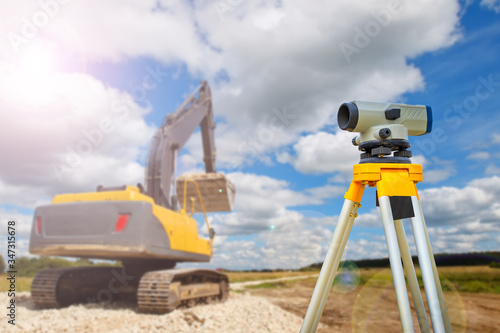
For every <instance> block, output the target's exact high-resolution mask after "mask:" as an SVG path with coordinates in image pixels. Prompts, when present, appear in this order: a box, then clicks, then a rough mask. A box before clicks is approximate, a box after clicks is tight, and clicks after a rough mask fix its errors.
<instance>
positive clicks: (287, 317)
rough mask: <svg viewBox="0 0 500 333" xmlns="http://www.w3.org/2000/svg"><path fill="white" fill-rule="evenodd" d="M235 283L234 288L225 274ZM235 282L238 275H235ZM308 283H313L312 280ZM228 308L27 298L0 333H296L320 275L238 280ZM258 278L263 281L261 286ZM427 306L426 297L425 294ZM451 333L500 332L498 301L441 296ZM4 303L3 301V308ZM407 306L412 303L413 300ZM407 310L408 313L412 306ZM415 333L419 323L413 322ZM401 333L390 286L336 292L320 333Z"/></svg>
mask: <svg viewBox="0 0 500 333" xmlns="http://www.w3.org/2000/svg"><path fill="white" fill-rule="evenodd" d="M231 275H233V276H232V280H233V281H234V280H237V277H235V276H234V274H230V277H231ZM236 275H237V274H236ZM311 275H312V276H311ZM240 276H241V277H242V279H241V280H242V282H238V283H232V284H231V288H232V290H233V291H232V292H231V295H230V298H229V300H228V301H227V302H225V303H222V304H213V305H204V306H198V307H194V308H181V309H178V310H175V311H174V312H172V313H169V314H166V315H151V314H142V313H139V312H138V311H137V307H136V306H135V305H133V304H130V303H110V304H81V305H73V306H71V307H69V308H64V309H51V310H38V309H36V308H35V306H34V304H33V302H32V300H31V297H30V295H29V293H28V292H22V293H18V294H17V300H16V326H15V327H12V325H10V324H8V323H7V319H8V318H4V320H3V321H2V322H1V323H0V331H2V332H181V333H182V332H298V331H299V330H300V326H301V324H302V319H303V317H304V315H305V313H306V310H307V306H308V304H309V300H310V297H311V294H312V291H313V288H314V284H315V281H316V277H315V276H317V273H313V274H311V273H304V274H302V275H301V274H298V272H294V273H292V274H290V276H287V274H276V275H273V274H272V273H271V274H261V273H255V274H253V273H242V274H241V275H240ZM258 278H266V279H265V280H258ZM422 295H423V297H424V300H425V293H424V291H423V290H422ZM445 298H446V301H447V304H448V310H449V313H450V318H451V321H452V324H453V332H455V333H457V332H478V333H479V332H481V333H488V332H498V328H499V327H500V294H494V293H470V292H466V293H464V292H460V293H459V292H457V291H456V290H449V291H445ZM8 301H9V299H8V297H7V293H5V292H2V293H1V294H0V304H7V302H8ZM410 304H411V299H410ZM411 306H412V309H413V305H411ZM414 323H415V328H416V329H415V331H416V332H419V331H420V330H419V329H418V327H417V325H418V324H417V320H416V317H414ZM332 331H334V332H370V333H372V332H373V333H377V332H383V333H390V332H401V325H400V321H399V314H398V309H397V304H396V295H395V292H394V289H393V286H392V282H391V281H390V280H386V279H382V280H377V279H371V280H370V281H368V282H365V283H363V284H362V285H359V286H354V285H353V286H352V288H349V287H348V286H347V287H346V288H334V290H333V291H332V292H331V293H330V296H329V298H328V301H327V304H326V307H325V311H324V313H323V317H322V320H321V324H320V328H319V329H318V332H321V333H322V332H332Z"/></svg>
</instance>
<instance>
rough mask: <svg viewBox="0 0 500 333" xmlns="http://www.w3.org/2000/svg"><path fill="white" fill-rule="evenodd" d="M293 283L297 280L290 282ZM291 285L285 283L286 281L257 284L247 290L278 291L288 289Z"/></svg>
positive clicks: (247, 287)
mask: <svg viewBox="0 0 500 333" xmlns="http://www.w3.org/2000/svg"><path fill="white" fill-rule="evenodd" d="M292 281H297V280H291V281H288V282H292ZM288 286H289V284H287V283H285V282H284V281H279V282H264V283H261V284H256V285H253V286H246V287H245V289H276V288H287V287H288Z"/></svg>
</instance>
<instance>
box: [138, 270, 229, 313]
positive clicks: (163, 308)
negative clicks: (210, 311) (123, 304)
mask: <svg viewBox="0 0 500 333" xmlns="http://www.w3.org/2000/svg"><path fill="white" fill-rule="evenodd" d="M228 295H229V283H228V278H227V276H226V275H225V274H222V273H218V272H216V271H212V270H202V269H182V268H181V269H168V270H162V271H153V272H148V273H146V274H144V275H143V276H142V278H141V280H140V282H139V287H138V290H137V304H138V307H139V311H141V312H146V313H159V314H161V313H168V312H171V311H173V310H174V309H175V308H176V307H178V306H187V307H191V306H194V305H196V304H200V303H205V304H206V303H212V302H224V301H225V300H226V299H227V298H228Z"/></svg>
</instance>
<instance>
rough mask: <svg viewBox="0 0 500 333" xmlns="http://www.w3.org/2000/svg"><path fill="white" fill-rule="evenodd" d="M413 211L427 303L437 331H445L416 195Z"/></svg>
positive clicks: (412, 199) (438, 332) (414, 231)
mask: <svg viewBox="0 0 500 333" xmlns="http://www.w3.org/2000/svg"><path fill="white" fill-rule="evenodd" d="M411 202H412V205H413V211H414V212H415V217H412V218H411V219H410V220H411V226H412V229H413V236H414V237H415V245H416V247H417V254H418V263H419V265H420V270H421V272H422V280H423V281H424V288H425V294H426V296H427V304H428V305H429V312H430V314H431V322H432V328H433V329H434V332H436V333H444V332H445V329H444V322H443V316H442V314H441V305H440V301H439V298H438V294H437V287H436V280H435V279H434V273H433V269H432V264H431V260H430V256H431V253H429V248H428V246H427V239H426V237H425V229H424V224H423V220H422V214H421V211H420V205H419V202H418V199H417V197H416V196H412V197H411Z"/></svg>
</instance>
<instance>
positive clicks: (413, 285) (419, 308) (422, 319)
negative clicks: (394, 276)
mask: <svg viewBox="0 0 500 333" xmlns="http://www.w3.org/2000/svg"><path fill="white" fill-rule="evenodd" d="M394 226H395V227H396V235H397V237H398V245H399V251H400V252H401V258H402V259H403V267H404V271H405V272H406V278H407V280H408V285H409V287H410V292H411V297H412V299H413V304H414V305H415V311H416V313H417V319H418V325H419V326H420V331H421V332H422V333H430V332H431V328H430V327H429V322H428V321H427V315H426V314H425V307H424V301H423V300H422V295H421V294H420V287H419V286H418V280H417V275H416V274H415V268H414V267H413V261H412V259H411V254H410V249H409V248H408V242H407V241H406V235H405V229H404V227H403V222H402V221H401V220H396V221H394Z"/></svg>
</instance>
